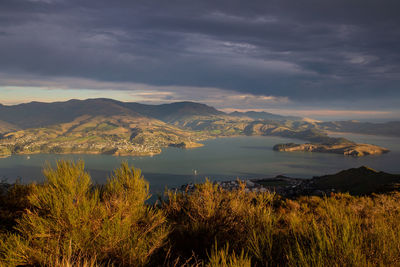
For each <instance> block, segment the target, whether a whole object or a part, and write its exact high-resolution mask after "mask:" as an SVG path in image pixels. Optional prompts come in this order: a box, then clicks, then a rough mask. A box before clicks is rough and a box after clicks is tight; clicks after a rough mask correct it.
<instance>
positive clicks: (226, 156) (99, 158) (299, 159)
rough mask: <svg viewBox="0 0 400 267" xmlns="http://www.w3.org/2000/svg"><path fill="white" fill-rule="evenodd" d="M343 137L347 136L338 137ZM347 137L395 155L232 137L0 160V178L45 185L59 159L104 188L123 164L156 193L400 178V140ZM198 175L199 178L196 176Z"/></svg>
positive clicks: (279, 140)
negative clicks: (241, 182) (287, 179)
mask: <svg viewBox="0 0 400 267" xmlns="http://www.w3.org/2000/svg"><path fill="white" fill-rule="evenodd" d="M339 136H343V134H342V135H339ZM345 137H347V138H349V139H351V140H354V141H357V142H364V143H372V144H376V145H381V146H385V147H388V148H389V149H391V150H392V151H391V152H390V153H388V154H384V155H379V156H366V157H361V158H354V157H348V156H343V155H337V154H322V153H309V152H277V151H273V150H272V147H273V146H274V145H275V144H277V143H287V142H297V143H298V142H301V141H299V140H294V139H288V138H280V137H261V136H258V137H248V136H242V137H231V138H218V139H212V140H208V141H205V142H204V143H205V146H203V147H200V148H196V149H189V150H182V149H179V148H166V149H164V151H163V153H161V154H160V155H156V156H153V157H114V156H110V155H51V154H40V155H30V156H29V158H27V156H26V155H25V156H22V155H20V156H12V157H9V158H5V159H0V178H3V179H7V180H8V181H9V182H13V181H15V180H16V179H17V178H18V177H19V178H20V179H21V181H22V182H30V181H41V180H42V179H43V178H42V173H41V172H42V168H43V166H44V164H45V163H46V162H49V163H50V164H54V162H55V160H56V159H68V160H79V159H82V160H84V161H85V165H86V168H87V170H88V171H89V172H90V174H91V175H92V177H93V179H94V180H95V182H96V183H104V182H105V180H106V178H107V177H108V176H109V174H110V172H111V171H112V169H114V168H116V167H118V166H119V165H120V163H121V162H122V161H127V162H128V163H129V164H131V165H134V166H135V167H138V168H140V169H142V171H143V174H144V176H145V178H146V179H147V180H148V181H149V182H150V186H151V189H152V191H153V192H157V191H158V192H159V191H163V190H164V188H165V187H166V186H168V187H176V186H179V185H182V184H185V183H188V182H202V181H204V179H205V177H209V178H210V179H212V180H227V179H235V178H237V177H241V178H256V177H273V176H276V175H279V174H283V175H287V176H292V177H312V176H315V175H323V174H328V173H334V172H337V171H339V170H342V169H347V168H352V167H359V166H361V165H367V166H370V167H372V168H375V169H378V170H382V171H387V172H392V173H400V164H399V163H400V142H399V141H400V139H399V138H389V137H377V136H365V135H355V134H346V135H345ZM195 173H196V175H195Z"/></svg>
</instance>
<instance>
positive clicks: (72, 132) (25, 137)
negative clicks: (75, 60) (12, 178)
mask: <svg viewBox="0 0 400 267" xmlns="http://www.w3.org/2000/svg"><path fill="white" fill-rule="evenodd" d="M202 139H204V137H202V136H200V135H198V134H196V133H194V132H190V131H185V130H182V129H178V128H176V127H173V126H171V125H168V124H166V123H164V122H162V121H159V120H156V119H150V118H146V117H141V116H130V115H113V116H90V115H84V116H81V117H78V118H76V119H74V120H73V121H72V122H68V123H60V124H54V125H51V126H47V127H42V128H30V129H25V130H20V131H15V132H10V133H7V134H5V135H4V136H3V138H2V139H0V154H3V156H5V155H10V154H32V153H87V154H98V153H102V154H113V155H153V154H158V153H160V152H161V148H163V147H167V146H178V147H184V148H190V147H197V146H200V145H201V144H198V143H196V141H198V140H202Z"/></svg>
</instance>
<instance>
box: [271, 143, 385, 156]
mask: <svg viewBox="0 0 400 267" xmlns="http://www.w3.org/2000/svg"><path fill="white" fill-rule="evenodd" d="M273 149H274V150H275V151H285V152H294V151H304V152H322V153H335V154H342V155H347V156H355V157H362V156H366V155H380V154H383V153H387V152H389V151H390V150H389V149H387V148H384V147H380V146H376V145H370V144H357V143H337V144H316V143H306V144H295V143H287V144H277V145H275V146H274V147H273Z"/></svg>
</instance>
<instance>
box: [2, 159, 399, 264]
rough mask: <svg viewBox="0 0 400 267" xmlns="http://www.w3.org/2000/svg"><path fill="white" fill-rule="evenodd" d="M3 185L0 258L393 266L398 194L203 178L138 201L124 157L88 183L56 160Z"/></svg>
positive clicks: (134, 177) (140, 187)
mask: <svg viewBox="0 0 400 267" xmlns="http://www.w3.org/2000/svg"><path fill="white" fill-rule="evenodd" d="M44 174H45V177H46V181H45V182H44V183H43V184H31V185H19V184H16V185H13V186H11V187H10V188H4V189H3V192H2V193H1V196H0V197H1V199H0V203H1V204H0V205H1V207H0V223H1V226H0V227H1V228H0V231H1V239H0V266H1V265H6V266H15V265H45V266H100V265H115V266H120V265H121V266H324V265H325V266H377V265H378V266H379V265H380V266H399V265H400V224H399V222H400V204H399V203H400V202H399V200H400V194H399V193H389V194H382V195H372V196H362V197H353V196H350V195H348V194H333V195H331V196H329V197H323V198H320V197H306V196H305V197H300V198H297V199H294V200H293V199H284V198H282V197H280V196H279V195H275V194H272V193H252V192H247V193H246V191H245V185H244V184H243V185H242V186H241V187H240V188H239V189H238V190H233V191H225V190H223V189H221V188H220V187H218V186H217V185H213V184H212V183H210V182H206V183H205V184H202V185H197V187H196V189H195V190H194V191H193V192H172V191H168V192H166V195H165V198H164V199H163V200H162V201H161V200H160V201H159V202H158V203H156V204H154V205H149V204H146V200H147V199H148V198H149V185H148V183H147V182H146V181H145V180H144V178H143V177H142V175H141V173H140V170H138V169H134V168H131V167H129V166H128V165H127V164H122V166H121V167H120V168H118V169H116V170H115V171H114V173H113V175H112V176H111V177H110V178H109V180H108V181H107V183H106V185H104V186H94V185H92V183H91V179H90V176H89V174H88V173H86V172H85V171H84V164H83V163H82V162H79V163H77V164H74V163H72V162H64V161H60V162H58V164H57V167H56V168H55V169H52V168H51V167H47V168H46V169H45V170H44Z"/></svg>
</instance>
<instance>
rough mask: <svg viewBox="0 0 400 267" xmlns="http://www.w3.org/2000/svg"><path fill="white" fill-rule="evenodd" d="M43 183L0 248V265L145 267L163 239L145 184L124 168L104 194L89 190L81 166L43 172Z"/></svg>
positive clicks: (160, 221)
mask: <svg viewBox="0 0 400 267" xmlns="http://www.w3.org/2000/svg"><path fill="white" fill-rule="evenodd" d="M44 175H45V177H46V181H45V182H44V184H42V185H35V186H33V188H32V192H31V194H30V195H29V197H28V200H29V204H30V205H31V207H32V208H30V209H28V210H27V211H26V213H25V214H24V215H23V216H22V218H21V219H19V220H18V224H17V226H16V230H17V234H9V235H8V236H7V237H6V238H5V240H4V241H2V243H1V245H0V252H1V255H2V261H3V262H5V263H7V264H10V265H17V264H31V265H53V264H54V263H55V262H60V261H63V260H65V259H69V261H72V262H75V263H76V264H82V263H83V262H90V261H91V259H93V258H96V259H97V261H98V262H100V263H101V262H103V263H104V262H106V263H116V264H118V265H136V266H141V265H144V264H145V263H146V262H147V261H148V259H149V257H150V256H151V255H152V253H153V252H154V251H155V250H156V249H157V248H158V247H160V246H161V245H162V243H163V240H164V238H165V236H166V234H167V228H166V226H165V223H164V221H165V218H164V216H163V214H162V212H161V211H158V210H155V209H154V208H151V207H148V206H146V205H145V204H144V201H145V200H146V199H147V198H148V197H149V196H148V183H147V182H145V181H144V179H143V177H142V176H141V174H140V171H139V170H135V169H134V168H130V167H129V166H128V165H127V164H126V163H124V164H122V166H121V168H120V169H117V170H115V172H114V175H113V176H112V177H111V178H110V179H109V180H108V182H107V184H106V186H105V188H104V190H99V189H96V188H93V186H92V184H91V179H90V176H89V174H88V173H86V172H85V171H84V164H83V162H78V163H77V164H74V163H72V162H65V161H59V162H58V163H57V168H56V169H52V168H51V167H47V168H46V169H45V171H44Z"/></svg>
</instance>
